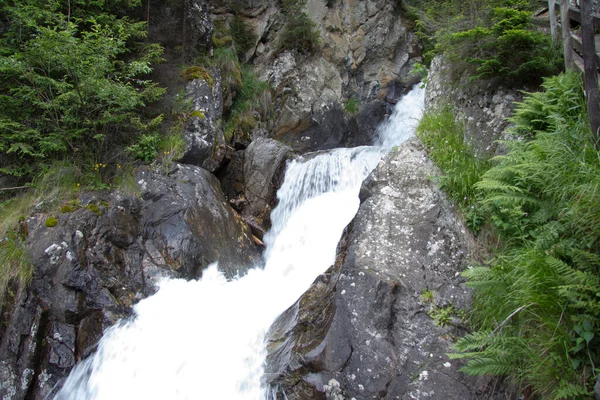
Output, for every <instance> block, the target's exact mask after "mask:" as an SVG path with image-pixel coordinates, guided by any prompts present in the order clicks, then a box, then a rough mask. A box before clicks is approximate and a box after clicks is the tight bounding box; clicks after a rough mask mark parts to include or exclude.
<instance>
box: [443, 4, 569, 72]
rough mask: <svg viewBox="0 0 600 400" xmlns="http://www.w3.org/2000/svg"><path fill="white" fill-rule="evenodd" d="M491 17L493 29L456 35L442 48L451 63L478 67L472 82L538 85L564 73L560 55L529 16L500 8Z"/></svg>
mask: <svg viewBox="0 0 600 400" xmlns="http://www.w3.org/2000/svg"><path fill="white" fill-rule="evenodd" d="M491 17H492V20H493V21H494V24H493V25H492V26H491V27H489V28H487V27H476V28H473V29H470V30H467V31H463V32H458V33H454V34H452V35H450V36H448V37H447V38H446V40H443V41H442V44H441V46H443V47H444V49H445V53H446V54H448V55H449V58H450V60H451V61H454V62H455V63H463V62H465V61H466V63H467V64H470V65H472V66H473V67H474V75H472V76H471V79H479V78H493V77H503V78H505V79H508V80H509V81H510V82H512V83H523V82H530V83H538V82H539V81H541V77H543V76H549V75H553V74H554V73H556V72H558V71H560V70H561V68H562V59H561V56H560V52H559V51H558V50H557V49H555V48H554V47H553V45H552V42H551V40H550V38H549V37H548V36H547V35H545V34H543V33H542V32H539V31H537V30H534V29H532V23H531V14H530V13H529V12H527V11H519V10H514V9H510V8H501V7H497V8H495V9H494V10H493V11H492V12H491Z"/></svg>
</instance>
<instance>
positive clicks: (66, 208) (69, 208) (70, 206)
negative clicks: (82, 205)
mask: <svg viewBox="0 0 600 400" xmlns="http://www.w3.org/2000/svg"><path fill="white" fill-rule="evenodd" d="M78 209H79V204H78V203H77V201H71V202H69V203H67V204H63V205H62V206H61V207H60V212H61V213H63V214H66V213H72V212H73V211H76V210H78Z"/></svg>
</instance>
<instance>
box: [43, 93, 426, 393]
mask: <svg viewBox="0 0 600 400" xmlns="http://www.w3.org/2000/svg"><path fill="white" fill-rule="evenodd" d="M423 95H424V90H423V89H422V88H415V89H413V90H412V91H411V92H410V93H408V94H407V95H406V96H405V97H404V98H403V99H402V100H401V101H400V102H399V103H398V104H397V105H396V107H395V109H394V113H393V114H392V116H391V117H390V119H389V120H388V121H387V122H386V123H384V124H382V127H381V128H380V130H379V138H378V142H377V145H378V146H376V147H366V146H365V147H358V148H353V149H336V150H333V151H331V152H328V153H325V154H320V155H318V156H315V157H312V158H310V159H308V160H302V159H299V160H296V161H292V162H291V163H290V164H289V165H288V167H287V170H286V174H285V181H284V183H283V185H282V187H281V188H280V189H279V191H278V193H277V196H278V198H279V205H278V206H277V208H276V209H275V210H274V211H273V213H272V215H271V219H272V223H273V227H272V229H271V231H270V232H269V233H268V234H267V235H266V237H265V242H266V245H267V251H266V252H265V265H264V268H258V269H253V270H250V271H249V272H248V274H247V275H245V276H243V277H241V278H238V279H234V280H230V281H228V280H227V279H226V278H225V277H224V276H223V275H222V274H221V273H220V272H219V271H218V270H217V266H216V265H212V266H210V267H209V268H207V269H206V270H205V271H204V273H203V276H202V278H201V279H200V280H197V281H185V280H182V279H165V280H162V281H161V282H159V290H158V292H157V293H156V294H155V295H153V296H151V297H149V298H147V299H144V300H142V301H140V302H139V303H138V304H137V305H136V306H135V308H134V311H135V317H134V318H132V319H129V320H126V321H122V322H121V323H120V324H117V325H116V326H114V327H112V328H110V329H109V330H108V331H107V332H106V333H105V335H104V337H103V338H102V340H101V341H100V343H99V346H98V350H97V352H96V353H95V355H93V356H92V357H90V358H88V359H87V360H85V361H83V362H81V363H80V364H78V366H77V367H76V368H75V369H74V370H73V371H72V373H71V375H70V376H69V378H68V379H67V381H66V383H65V385H64V387H63V388H62V390H61V391H60V392H59V393H58V394H57V396H56V397H55V400H67V399H69V400H119V399H128V400H129V399H145V400H152V399H157V400H158V399H160V400H165V399H169V400H179V399H227V400H235V399H263V398H265V389H264V388H263V387H261V377H262V374H263V363H264V360H265V356H266V350H265V346H264V335H265V332H266V331H267V329H268V328H269V326H270V325H271V324H272V323H273V321H274V320H275V319H276V318H277V316H278V315H279V314H281V313H282V312H283V311H284V310H285V309H286V308H288V307H289V306H290V305H292V304H293V303H294V302H295V301H296V300H297V299H298V297H300V296H301V295H302V293H304V291H305V290H306V289H308V287H309V286H310V284H311V283H312V282H313V280H314V279H315V278H316V277H317V276H318V275H319V274H321V273H323V272H324V271H325V270H326V269H327V268H328V267H329V266H330V265H332V264H333V262H334V260H335V252H336V247H337V243H338V241H339V239H340V237H341V235H342V233H343V230H344V228H345V227H346V225H347V224H348V223H349V222H350V221H351V220H352V218H353V217H354V215H355V214H356V211H357V210H358V206H359V200H358V192H359V190H360V186H361V183H362V181H363V179H364V178H365V177H366V176H367V175H368V174H369V173H370V172H371V170H372V169H373V168H374V167H375V166H376V165H377V163H378V161H379V159H380V157H381V155H382V154H383V151H384V150H385V149H389V148H391V147H393V146H395V145H398V144H400V143H401V142H402V141H404V140H406V139H407V138H408V137H410V136H411V135H412V134H413V133H414V127H415V126H416V122H417V121H418V119H419V118H420V116H421V114H422V109H423Z"/></svg>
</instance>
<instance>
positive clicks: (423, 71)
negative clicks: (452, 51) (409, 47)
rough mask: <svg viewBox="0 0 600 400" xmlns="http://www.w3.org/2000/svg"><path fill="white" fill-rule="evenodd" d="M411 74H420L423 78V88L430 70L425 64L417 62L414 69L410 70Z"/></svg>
mask: <svg viewBox="0 0 600 400" xmlns="http://www.w3.org/2000/svg"><path fill="white" fill-rule="evenodd" d="M410 75H414V76H418V77H419V78H421V82H422V83H423V84H422V85H421V88H423V87H425V85H426V84H427V78H428V76H429V70H428V69H427V67H426V66H425V65H423V64H421V63H415V64H414V65H413V67H412V70H411V71H410Z"/></svg>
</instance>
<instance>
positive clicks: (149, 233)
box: [137, 164, 260, 279]
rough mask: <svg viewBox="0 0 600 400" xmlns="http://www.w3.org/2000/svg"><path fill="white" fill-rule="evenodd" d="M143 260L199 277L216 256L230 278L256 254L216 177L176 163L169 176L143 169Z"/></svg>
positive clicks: (254, 259) (139, 178)
mask: <svg viewBox="0 0 600 400" xmlns="http://www.w3.org/2000/svg"><path fill="white" fill-rule="evenodd" d="M137 179H138V182H139V183H140V185H141V187H142V198H143V199H144V200H145V204H144V209H143V221H144V222H143V230H144V235H143V237H144V247H145V250H146V252H145V254H144V264H145V265H146V266H147V267H150V266H152V265H154V266H155V267H158V268H159V269H164V268H167V269H169V270H170V271H171V272H172V273H174V274H175V275H176V276H181V277H186V278H188V279H189V278H198V277H199V276H200V275H201V273H202V269H203V268H205V267H207V266H208V265H209V264H211V263H213V262H215V261H219V269H220V270H221V271H223V272H225V273H226V275H227V276H229V277H231V276H234V275H236V274H238V273H240V274H244V273H245V271H246V270H247V268H248V267H249V266H252V265H253V264H254V263H255V262H257V261H258V260H259V259H260V253H259V252H258V250H257V249H256V248H255V246H254V243H253V242H252V239H251V233H250V229H249V228H248V226H247V225H246V224H245V223H244V222H243V221H242V219H241V217H240V216H239V215H238V214H237V213H236V212H235V211H234V210H233V209H231V207H230V206H229V204H228V203H227V200H226V199H225V196H224V195H223V192H222V191H221V188H220V185H219V181H218V180H217V178H215V177H214V176H213V175H212V174H210V173H208V172H207V171H206V170H203V169H202V168H198V167H194V166H190V165H183V164H175V166H174V170H173V171H172V172H171V173H170V174H169V176H164V175H161V174H157V173H154V172H152V171H149V170H142V171H141V172H140V173H139V174H138V177H137Z"/></svg>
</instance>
